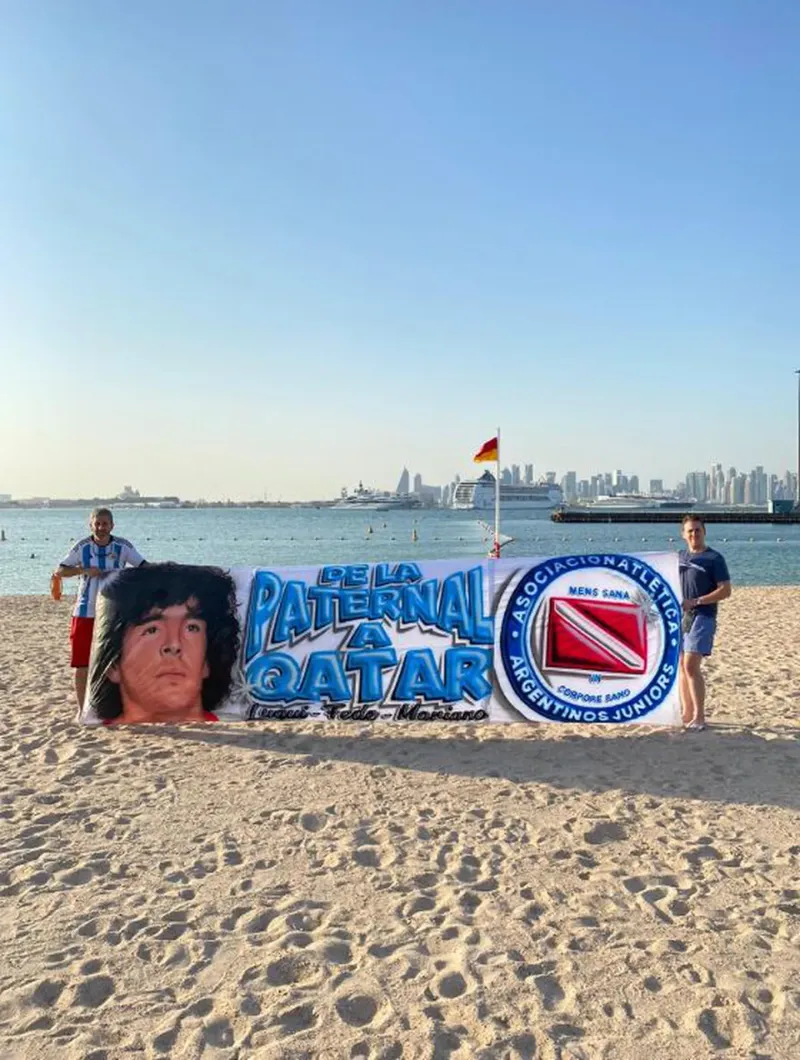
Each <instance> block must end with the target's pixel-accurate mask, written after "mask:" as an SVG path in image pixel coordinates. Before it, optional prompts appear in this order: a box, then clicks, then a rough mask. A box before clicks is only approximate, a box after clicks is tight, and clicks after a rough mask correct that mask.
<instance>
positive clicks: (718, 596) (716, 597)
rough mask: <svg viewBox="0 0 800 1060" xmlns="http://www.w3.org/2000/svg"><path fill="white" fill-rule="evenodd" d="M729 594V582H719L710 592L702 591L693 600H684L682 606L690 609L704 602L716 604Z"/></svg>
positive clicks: (700, 605)
mask: <svg viewBox="0 0 800 1060" xmlns="http://www.w3.org/2000/svg"><path fill="white" fill-rule="evenodd" d="M730 595H731V583H730V582H720V583H719V585H718V586H717V587H716V589H713V590H712V591H711V592H710V593H704V594H703V595H702V596H698V597H696V598H695V599H694V600H684V601H683V607H684V610H686V611H691V610H693V609H694V608H695V607H702V606H703V605H704V604H718V603H719V602H720V600H727V599H728V597H729V596H730Z"/></svg>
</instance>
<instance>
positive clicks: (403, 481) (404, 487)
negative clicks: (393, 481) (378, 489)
mask: <svg viewBox="0 0 800 1060" xmlns="http://www.w3.org/2000/svg"><path fill="white" fill-rule="evenodd" d="M409 486H410V480H409V474H408V468H407V467H404V468H403V473H402V475H401V476H400V481H399V482H398V483H397V492H398V493H408V491H409Z"/></svg>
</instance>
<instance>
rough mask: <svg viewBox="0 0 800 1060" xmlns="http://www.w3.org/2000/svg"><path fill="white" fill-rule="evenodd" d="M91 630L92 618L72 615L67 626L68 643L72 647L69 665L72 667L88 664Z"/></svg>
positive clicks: (92, 629)
mask: <svg viewBox="0 0 800 1060" xmlns="http://www.w3.org/2000/svg"><path fill="white" fill-rule="evenodd" d="M93 631H94V619H93V618H77V617H76V616H75V615H73V616H72V622H71V624H70V627H69V643H70V646H71V649H72V655H71V659H70V666H72V667H73V668H75V669H79V668H81V667H84V666H88V665H89V655H90V653H91V650H92V632H93Z"/></svg>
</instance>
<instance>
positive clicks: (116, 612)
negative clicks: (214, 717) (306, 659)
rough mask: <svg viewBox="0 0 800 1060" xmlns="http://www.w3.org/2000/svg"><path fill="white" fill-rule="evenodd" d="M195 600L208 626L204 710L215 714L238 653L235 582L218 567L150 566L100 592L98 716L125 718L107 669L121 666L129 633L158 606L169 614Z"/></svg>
mask: <svg viewBox="0 0 800 1060" xmlns="http://www.w3.org/2000/svg"><path fill="white" fill-rule="evenodd" d="M192 598H194V599H195V600H197V604H198V612H197V614H198V618H202V619H203V620H204V622H205V623H206V662H207V663H208V677H207V678H206V679H205V680H204V681H203V690H202V702H203V709H204V710H209V711H210V710H213V709H214V708H215V707H216V706H217V705H218V704H219V703H221V702H222V701H223V700H224V699H225V697H226V696H227V695H228V693H229V692H230V689H231V683H232V679H233V666H234V663H235V662H236V657H237V654H238V651H239V617H238V614H237V610H236V586H235V585H234V583H233V579H232V578H231V577H230V575H229V574H227V573H226V572H225V571H223V570H221V569H220V568H219V567H196V566H190V565H188V564H182V563H148V564H147V565H146V566H142V567H127V568H126V569H125V570H122V571H120V573H119V574H118V575H117V576H116V577H115V578H114V580H113V581H111V583H110V584H109V585H107V586H105V587H104V588H103V589H102V590H101V591H100V599H101V601H102V604H101V607H100V608H99V609H98V616H97V622H96V628H97V632H96V634H95V636H96V640H95V645H96V648H95V650H94V651H93V652H92V662H91V674H90V691H91V706H92V707H93V708H94V710H95V712H96V714H97V715H98V717H100V718H102V719H103V720H105V721H111V720H113V719H114V718H118V717H119V716H120V715H121V714H122V696H121V694H120V689H119V685H118V684H117V682H115V681H112V680H111V679H110V678H109V677H108V671H109V670H110V669H111V667H112V666H115V665H116V664H117V663H118V662H119V659H120V656H121V654H122V640H123V637H124V634H125V630H126V629H127V628H129V627H130V626H135V625H138V624H139V623H140V622H141V621H142V619H143V618H145V617H146V616H147V615H148V614H150V612H151V611H153V610H154V609H156V608H157V609H159V610H165V609H166V608H168V607H172V606H174V605H175V604H185V603H186V602H187V601H188V600H190V599H192Z"/></svg>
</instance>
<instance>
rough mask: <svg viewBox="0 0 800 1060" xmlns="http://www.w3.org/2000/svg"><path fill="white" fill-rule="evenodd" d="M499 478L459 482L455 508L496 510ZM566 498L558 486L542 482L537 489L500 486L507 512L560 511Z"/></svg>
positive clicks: (487, 476)
mask: <svg viewBox="0 0 800 1060" xmlns="http://www.w3.org/2000/svg"><path fill="white" fill-rule="evenodd" d="M494 484H495V478H494V475H493V474H492V473H491V471H484V473H483V474H482V475H481V477H480V478H477V479H467V480H465V481H464V482H459V483H458V485H457V486H456V489H455V493H454V494H453V505H452V506H453V507H454V508H460V509H462V510H463V509H467V510H470V511H488V510H489V509H490V508H491V509H493V508H494V501H495V496H494V494H495V485H494ZM562 500H563V494H562V492H561V489H560V487H559V486H557V485H556V484H555V482H539V483H537V485H535V486H533V485H531V486H522V485H520V486H507V485H504V484H503V483H502V482H501V483H500V507H501V508H502V510H503V511H504V512H534V511H548V510H549V509H551V508H557V507H558V505H559V504H561V502H562Z"/></svg>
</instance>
